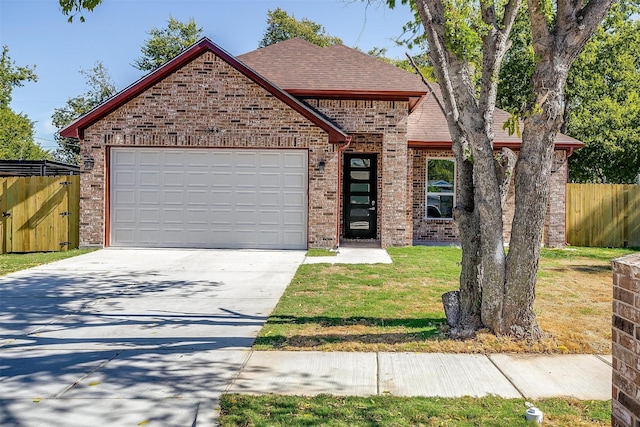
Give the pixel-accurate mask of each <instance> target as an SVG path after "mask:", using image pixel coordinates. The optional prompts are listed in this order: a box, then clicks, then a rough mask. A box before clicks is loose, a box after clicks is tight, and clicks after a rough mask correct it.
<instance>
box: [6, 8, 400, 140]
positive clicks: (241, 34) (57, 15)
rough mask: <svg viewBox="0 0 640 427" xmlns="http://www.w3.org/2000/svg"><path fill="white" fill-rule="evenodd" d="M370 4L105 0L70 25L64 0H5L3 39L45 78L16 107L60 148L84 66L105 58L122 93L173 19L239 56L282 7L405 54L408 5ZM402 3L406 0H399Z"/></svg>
mask: <svg viewBox="0 0 640 427" xmlns="http://www.w3.org/2000/svg"><path fill="white" fill-rule="evenodd" d="M373 3H374V4H372V5H369V6H367V4H366V3H365V2H363V1H359V0H289V1H282V0H281V1H271V0H104V2H103V4H102V5H100V6H98V7H97V8H96V9H95V11H94V12H92V13H85V19H86V22H85V23H81V22H80V21H79V20H77V19H76V20H74V22H73V23H71V24H70V23H68V22H67V18H66V17H65V16H64V15H63V14H62V13H61V12H60V9H59V3H58V1H57V0H0V44H2V45H7V46H8V47H9V55H10V56H11V58H12V60H14V61H15V63H16V65H20V66H27V65H28V66H33V65H35V66H36V69H35V71H36V74H37V75H38V82H36V83H26V84H25V86H24V87H21V88H16V89H15V90H14V91H13V101H12V103H11V106H12V108H13V109H14V110H15V111H17V112H22V113H25V114H27V115H28V116H29V118H30V119H31V120H33V121H35V122H36V125H35V130H36V138H37V139H36V141H37V142H38V143H40V144H41V145H42V146H43V147H44V148H47V149H55V148H56V144H55V142H53V134H54V132H55V131H56V129H55V128H53V126H52V125H51V114H52V113H53V109H54V108H57V107H62V106H64V104H65V102H66V101H67V99H69V98H71V97H73V96H77V95H80V94H82V93H84V92H85V91H86V89H87V88H86V86H85V83H84V78H83V76H82V75H81V74H80V73H79V71H80V69H90V68H92V67H93V65H95V63H96V61H102V62H103V63H104V65H105V66H106V68H107V69H108V70H109V73H110V74H111V76H112V77H113V80H114V81H115V83H116V87H117V89H118V90H120V89H123V88H124V87H126V86H128V85H129V84H131V83H133V82H134V81H136V80H137V79H139V78H140V77H141V76H142V75H143V73H142V72H141V71H139V70H137V69H135V68H133V67H132V66H131V64H132V63H133V61H134V59H135V58H137V57H139V56H140V48H141V47H142V45H143V44H144V42H145V40H146V39H147V38H148V37H149V36H148V34H147V32H148V31H149V30H150V29H151V28H152V27H158V28H162V27H164V26H165V25H166V23H167V21H168V19H169V16H173V17H174V18H176V19H178V20H181V21H186V20H188V19H189V18H191V17H193V18H194V19H195V20H196V22H197V23H198V24H199V25H200V26H201V27H203V30H204V35H205V36H206V37H209V38H210V39H211V40H213V41H214V42H215V43H217V44H218V45H219V46H221V47H222V48H223V49H225V50H227V51H228V52H229V53H231V54H233V55H239V54H242V53H245V52H249V51H252V50H254V49H256V48H257V47H258V43H259V41H260V40H261V39H262V35H263V33H264V30H265V28H266V18H267V11H268V10H269V9H275V8H276V7H280V8H282V9H284V10H286V11H287V12H288V13H289V14H293V15H295V17H296V18H297V19H302V18H308V19H310V20H312V21H315V22H317V23H319V24H322V25H323V26H324V27H325V29H326V31H327V33H328V34H331V35H334V36H338V37H340V38H341V39H342V40H343V42H344V44H345V45H347V46H351V47H358V48H360V49H362V50H363V51H368V50H369V49H371V48H372V47H381V48H388V49H389V51H388V56H390V57H397V58H403V57H404V52H405V51H406V49H405V48H402V47H396V46H395V43H394V42H393V38H395V37H397V36H399V35H400V34H401V33H402V25H403V24H404V23H406V22H407V21H409V20H410V19H411V12H410V11H409V9H408V7H407V6H402V5H398V7H397V8H396V9H395V10H390V9H388V8H387V7H385V6H384V5H383V4H382V2H381V1H378V2H376V1H374V2H373ZM398 3H399V2H398Z"/></svg>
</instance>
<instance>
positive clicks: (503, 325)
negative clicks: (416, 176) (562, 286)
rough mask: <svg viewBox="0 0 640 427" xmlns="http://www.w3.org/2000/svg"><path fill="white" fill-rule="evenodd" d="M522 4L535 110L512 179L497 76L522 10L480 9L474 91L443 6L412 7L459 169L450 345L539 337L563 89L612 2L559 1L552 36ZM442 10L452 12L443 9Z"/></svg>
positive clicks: (419, 2)
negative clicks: (543, 253)
mask: <svg viewBox="0 0 640 427" xmlns="http://www.w3.org/2000/svg"><path fill="white" fill-rule="evenodd" d="M528 1H529V10H530V15H531V28H532V35H533V47H534V50H535V51H536V56H537V58H538V64H537V66H536V70H535V72H534V75H533V81H532V82H533V89H534V96H535V100H533V101H532V102H531V105H530V106H529V108H528V111H527V112H526V118H525V120H524V131H523V135H522V145H521V148H520V152H519V155H518V158H517V160H516V161H515V169H514V159H515V155H514V154H513V153H511V152H510V151H504V152H501V153H500V154H499V155H497V156H495V157H494V149H493V137H494V135H493V117H494V109H495V99H496V91H497V76H498V72H499V69H500V64H501V62H502V58H503V56H504V54H505V52H506V50H507V49H508V47H509V41H508V36H509V33H510V31H511V27H512V25H513V22H514V20H515V15H516V12H517V10H518V8H519V5H520V0H509V1H508V2H507V4H506V5H505V7H504V9H503V12H502V13H499V12H498V11H497V10H496V7H497V4H496V3H492V2H488V3H487V2H481V6H480V8H479V10H480V16H481V19H482V21H483V23H484V24H485V25H486V27H485V28H484V30H483V31H482V35H481V39H482V53H483V56H482V70H481V79H480V86H479V88H478V89H479V90H477V91H476V89H477V88H476V81H475V79H474V78H473V71H472V66H471V65H470V64H469V63H468V62H467V61H466V60H464V59H462V58H461V57H460V56H458V54H457V53H456V51H455V48H453V47H451V46H450V45H449V43H448V40H447V37H446V35H447V31H446V30H447V28H446V25H447V21H446V20H447V17H446V14H445V5H444V4H443V0H415V5H416V8H417V11H418V13H419V15H420V19H421V20H422V23H423V25H424V28H425V35H426V38H427V40H428V42H429V56H430V59H431V61H432V63H433V66H434V71H435V74H436V77H437V79H438V81H439V83H440V87H441V90H442V98H443V99H442V104H441V107H442V109H443V112H444V113H445V116H446V118H447V123H448V126H449V131H450V133H451V137H452V141H453V142H452V149H453V151H454V153H455V156H456V160H457V167H458V199H457V206H456V208H455V209H454V219H455V221H456V223H457V225H458V230H459V233H460V240H461V243H462V271H461V274H460V290H459V292H458V294H454V295H449V296H448V297H447V301H449V302H450V303H451V304H453V305H455V304H458V305H459V307H458V308H459V310H454V309H452V307H449V308H448V310H447V311H448V313H450V314H449V316H448V319H447V320H448V322H449V324H450V326H451V334H452V335H453V336H456V337H463V338H465V337H468V336H472V335H473V334H474V333H475V331H476V330H478V329H479V328H481V327H487V328H489V329H490V330H491V331H493V332H494V333H496V334H505V335H510V336H513V337H516V338H519V339H538V338H540V337H541V335H542V332H541V331H540V328H539V326H538V324H537V321H536V317H535V313H534V312H533V302H534V300H535V283H536V274H537V271H538V260H539V257H540V247H541V242H542V229H543V225H544V216H545V212H546V207H547V200H548V196H549V178H550V176H551V165H552V161H553V151H554V138H555V135H556V133H557V131H558V129H559V128H560V126H561V124H562V119H563V117H562V111H563V109H562V105H563V102H562V101H563V100H562V95H563V90H564V85H565V82H566V78H567V73H568V70H569V67H570V66H571V63H572V62H573V60H574V59H575V57H576V56H577V54H578V53H579V52H580V50H581V49H582V47H583V46H584V43H586V41H587V40H588V38H589V37H590V36H591V34H593V31H595V28H596V26H597V25H598V24H599V22H601V21H602V19H603V18H604V15H605V14H606V12H607V11H608V10H609V7H610V6H611V3H612V1H613V0H589V1H588V2H587V3H586V4H585V5H584V7H582V5H583V3H582V2H576V1H574V0H558V1H557V2H556V4H557V17H556V21H555V23H554V25H555V28H551V27H552V25H551V24H550V23H549V22H547V19H546V17H545V13H544V7H543V6H542V5H541V4H540V2H541V0H528ZM447 7H455V6H452V5H451V4H450V3H447ZM500 16H501V18H498V17H500ZM463 56H464V55H463ZM476 94H477V95H476ZM514 170H515V173H514V174H512V171H514ZM512 175H514V176H515V189H516V190H515V191H516V194H515V205H516V207H515V215H514V220H513V224H512V234H511V239H510V245H509V253H508V255H505V250H504V240H503V223H502V213H503V205H504V202H505V200H506V192H507V190H508V187H509V183H510V179H511V176H512ZM453 308H455V307H453Z"/></svg>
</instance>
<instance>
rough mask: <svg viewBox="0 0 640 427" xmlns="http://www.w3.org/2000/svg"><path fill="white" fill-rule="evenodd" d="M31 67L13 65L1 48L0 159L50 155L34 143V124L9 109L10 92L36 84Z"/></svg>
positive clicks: (39, 158) (23, 115)
mask: <svg viewBox="0 0 640 427" xmlns="http://www.w3.org/2000/svg"><path fill="white" fill-rule="evenodd" d="M34 68H35V66H34V67H22V66H18V65H16V64H15V61H12V60H11V57H10V56H9V47H8V46H3V48H2V57H1V58H0V88H1V91H0V158H2V159H7V160H21V159H22V160H42V159H50V158H51V154H50V153H49V152H48V151H47V150H45V149H43V148H42V147H41V146H40V144H38V143H36V142H35V141H34V136H33V134H34V131H33V126H34V123H33V121H31V120H30V119H29V118H28V117H27V116H26V115H25V114H21V113H17V112H15V111H13V109H12V108H11V106H10V104H11V99H12V94H13V89H15V88H16V87H21V86H24V84H25V83H26V82H35V81H37V80H38V76H37V75H36V73H35V71H34Z"/></svg>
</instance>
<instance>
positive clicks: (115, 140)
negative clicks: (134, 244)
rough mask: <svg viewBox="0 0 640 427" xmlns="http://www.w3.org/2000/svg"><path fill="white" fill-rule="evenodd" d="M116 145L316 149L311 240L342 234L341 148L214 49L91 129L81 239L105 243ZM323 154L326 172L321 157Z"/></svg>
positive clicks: (85, 152)
mask: <svg viewBox="0 0 640 427" xmlns="http://www.w3.org/2000/svg"><path fill="white" fill-rule="evenodd" d="M111 146H147V147H148V146H173V147H182V148H185V147H227V148H252V147H260V148H303V149H307V150H308V155H309V212H310V214H309V221H308V224H309V234H308V240H309V242H308V243H309V246H310V247H332V246H335V245H336V244H337V241H336V237H335V234H336V233H335V229H336V222H335V215H336V209H337V205H336V184H335V183H336V182H337V150H336V147H335V146H334V145H333V144H330V143H329V142H328V138H327V135H326V133H325V132H324V131H322V130H321V129H319V128H317V127H316V126H315V125H313V123H311V122H310V121H309V120H307V119H305V118H304V117H302V116H301V115H300V114H298V113H297V112H295V111H293V110H292V109H291V108H290V107H288V106H287V105H286V104H284V103H283V102H281V101H280V100H278V99H277V98H275V97H274V96H273V95H271V94H270V93H268V92H267V91H266V90H264V89H263V88H261V87H260V86H258V85H257V84H255V83H253V82H252V81H251V80H249V79H248V78H247V77H246V76H244V75H242V74H241V73H240V72H238V71H237V70H235V69H234V68H233V67H231V66H229V65H228V64H227V63H226V62H224V61H223V60H221V59H219V58H218V57H216V56H215V55H214V54H213V53H211V52H207V53H204V54H203V55H201V56H199V57H198V58H196V59H194V60H193V61H192V62H190V63H189V64H187V65H185V66H184V67H183V68H181V69H179V70H178V71H176V72H175V73H173V74H171V75H169V76H168V77H166V78H165V79H164V80H162V81H160V82H158V83H157V84H156V85H154V86H152V87H151V88H149V89H148V90H146V91H144V92H143V93H141V94H140V95H138V96H137V97H136V98H134V99H132V100H130V101H129V102H127V103H126V104H125V105H123V106H121V107H120V108H118V109H117V110H115V111H113V112H111V113H110V114H108V115H107V116H105V117H104V118H102V119H101V120H99V121H98V122H96V123H94V124H92V125H91V126H89V127H88V128H87V129H86V130H85V137H84V139H83V140H82V141H81V155H82V156H91V157H93V159H94V161H95V165H94V168H93V170H92V171H83V173H82V176H81V200H80V207H81V215H80V244H81V245H82V246H102V245H103V244H104V236H105V206H106V204H105V196H106V191H107V188H106V179H107V177H106V176H105V171H106V161H107V153H108V148H107V147H111ZM320 160H324V161H325V163H326V167H325V172H324V173H323V174H320V173H319V171H318V168H317V165H318V162H319V161H320Z"/></svg>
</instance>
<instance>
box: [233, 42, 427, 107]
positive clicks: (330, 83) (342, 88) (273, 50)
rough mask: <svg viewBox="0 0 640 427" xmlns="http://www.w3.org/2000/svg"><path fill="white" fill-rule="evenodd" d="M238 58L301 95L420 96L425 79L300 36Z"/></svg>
mask: <svg viewBox="0 0 640 427" xmlns="http://www.w3.org/2000/svg"><path fill="white" fill-rule="evenodd" d="M238 59H239V60H241V61H242V62H244V63H245V64H247V65H248V66H250V67H251V68H253V69H254V70H256V71H257V72H258V73H260V74H261V75H263V76H264V77H266V78H267V79H268V80H270V81H271V82H273V83H274V84H276V85H278V86H279V87H280V88H282V89H284V90H285V91H287V92H289V93H290V94H292V95H296V96H305V95H306V96H314V95H316V96H317V95H332V96H341V95H342V96H348V95H351V96H366V97H370V98H373V97H378V98H380V99H385V98H390V97H395V98H409V97H419V96H422V95H424V94H425V93H426V92H427V88H426V87H425V86H424V84H422V82H421V81H420V78H419V77H418V76H416V75H414V74H412V73H409V72H407V71H404V70H401V69H399V68H397V67H395V66H393V65H391V64H388V63H386V62H384V61H380V60H378V59H376V58H373V57H372V56H370V55H367V54H365V53H362V52H359V51H357V50H355V49H351V48H349V47H346V46H343V45H334V46H330V47H326V48H322V47H319V46H316V45H314V44H312V43H309V42H307V41H305V40H302V39H299V38H295V39H290V40H286V41H283V42H280V43H277V44H273V45H270V46H267V47H263V48H260V49H257V50H254V51H253V52H249V53H245V54H243V55H240V56H238Z"/></svg>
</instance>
